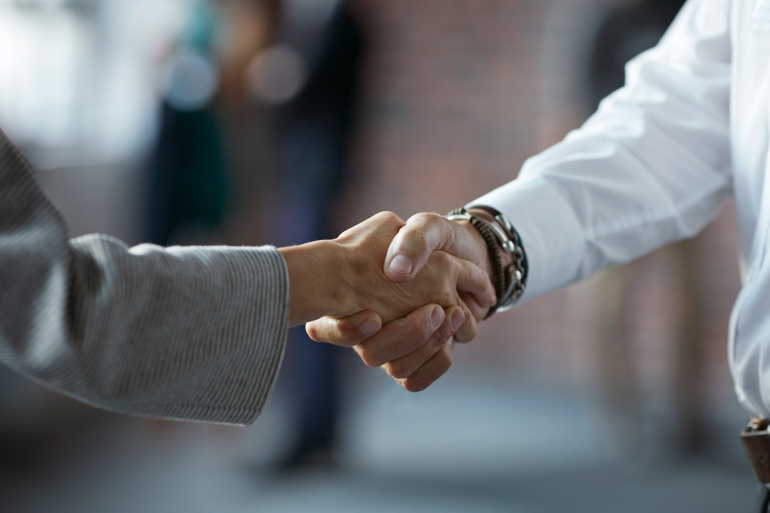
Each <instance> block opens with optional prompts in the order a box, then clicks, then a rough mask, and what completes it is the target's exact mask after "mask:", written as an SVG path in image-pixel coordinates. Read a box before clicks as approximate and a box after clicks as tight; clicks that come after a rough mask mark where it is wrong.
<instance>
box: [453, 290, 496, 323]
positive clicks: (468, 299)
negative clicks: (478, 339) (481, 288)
mask: <svg viewBox="0 0 770 513" xmlns="http://www.w3.org/2000/svg"><path fill="white" fill-rule="evenodd" d="M459 295H460V300H462V302H463V303H465V305H466V306H467V307H468V310H470V312H471V315H473V318H474V319H476V322H479V321H483V320H484V319H485V318H486V317H487V313H489V308H485V307H483V306H481V305H480V304H479V303H478V302H477V301H476V298H475V296H473V295H472V294H468V293H467V292H460V293H459Z"/></svg>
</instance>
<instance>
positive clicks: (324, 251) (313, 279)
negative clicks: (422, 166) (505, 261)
mask: <svg viewBox="0 0 770 513" xmlns="http://www.w3.org/2000/svg"><path fill="white" fill-rule="evenodd" d="M405 224H406V223H404V222H403V221H402V220H401V219H399V218H398V216H396V215H395V214H392V213H388V212H386V213H381V214H377V215H376V216H374V217H372V218H370V219H368V220H366V221H364V222H363V223H361V224H359V225H357V226H355V227H354V228H351V229H350V230H347V231H346V232H344V233H343V234H342V235H340V236H339V237H338V238H337V239H335V240H333V241H319V242H315V243H310V244H305V245H302V246H296V247H294V248H284V249H281V250H280V251H281V252H282V253H283V255H284V257H285V259H286V264H287V267H288V271H289V276H290V300H291V303H290V317H291V323H292V325H294V324H298V323H301V322H306V321H309V320H312V319H317V318H319V317H322V316H324V315H328V316H334V317H345V316H349V315H352V314H354V313H357V312H359V311H362V310H370V311H374V312H377V313H378V314H379V316H380V317H381V319H382V321H384V322H388V321H390V320H393V319H397V318H400V317H404V316H406V315H408V314H409V313H411V312H412V311H414V310H415V309H416V308H420V307H422V306H425V305H427V304H437V305H439V306H441V307H442V308H449V307H452V306H455V307H458V308H460V309H462V310H463V313H464V315H465V324H464V325H463V326H462V327H461V328H460V330H458V332H457V337H458V339H460V338H463V339H470V338H473V337H474V336H475V332H476V322H475V318H474V315H472V313H471V311H470V310H469V308H468V306H467V305H466V302H465V301H463V299H461V298H460V294H463V297H464V298H467V300H468V301H469V302H470V301H472V302H473V303H474V308H475V309H476V310H479V309H486V308H489V307H491V305H493V304H494V302H495V301H496V298H495V293H494V289H493V287H492V284H491V283H490V281H489V276H488V275H487V274H486V273H485V272H484V271H483V270H482V269H480V268H479V267H478V266H476V265H473V264H471V263H470V262H467V261H465V260H462V259H459V258H456V257H453V256H451V255H449V254H448V253H445V252H442V251H436V252H434V253H432V254H431V255H429V257H428V258H427V259H426V260H425V261H424V262H423V269H422V272H420V273H419V274H416V275H415V276H413V277H412V279H410V280H409V281H408V282H403V283H396V282H394V281H391V280H390V279H388V277H387V276H386V275H385V273H384V271H383V265H384V262H385V257H386V253H387V250H388V247H389V245H390V243H391V242H392V241H393V238H394V237H395V236H396V235H397V234H398V232H399V230H400V229H401V228H402V227H404V226H405Z"/></svg>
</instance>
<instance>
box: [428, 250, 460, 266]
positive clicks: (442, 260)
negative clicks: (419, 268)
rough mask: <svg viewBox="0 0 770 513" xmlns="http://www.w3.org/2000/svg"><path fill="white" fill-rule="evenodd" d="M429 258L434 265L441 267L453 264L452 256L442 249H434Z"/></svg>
mask: <svg viewBox="0 0 770 513" xmlns="http://www.w3.org/2000/svg"><path fill="white" fill-rule="evenodd" d="M430 258H431V260H432V261H433V264H434V265H437V266H439V267H441V268H443V269H446V268H451V267H452V266H453V265H454V259H453V258H452V256H451V255H450V254H449V253H446V252H444V251H434V252H433V254H431V256H430Z"/></svg>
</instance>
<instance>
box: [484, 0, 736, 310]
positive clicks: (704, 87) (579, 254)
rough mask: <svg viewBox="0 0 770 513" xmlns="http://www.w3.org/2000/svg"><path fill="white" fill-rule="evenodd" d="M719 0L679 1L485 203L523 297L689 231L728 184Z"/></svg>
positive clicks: (724, 45) (723, 11)
mask: <svg viewBox="0 0 770 513" xmlns="http://www.w3.org/2000/svg"><path fill="white" fill-rule="evenodd" d="M730 81H731V43H730V0H690V1H689V2H687V4H685V6H684V8H683V9H682V11H681V12H680V14H679V16H678V17H677V19H676V20H675V21H674V23H673V24H672V26H671V28H670V29H669V31H668V32H667V34H666V35H665V36H664V38H663V39H662V41H661V42H660V44H659V45H658V46H657V47H655V48H653V49H652V50H649V51H647V52H645V53H643V54H641V55H640V56H639V57H637V58H635V59H634V60H632V61H631V62H630V63H629V64H628V65H627V67H626V85H625V86H624V87H623V88H622V89H620V90H618V91H617V92H615V93H613V94H612V95H610V96H609V97H608V98H606V99H605V100H604V101H603V102H602V104H601V106H600V107H599V111H598V112H597V113H596V114H594V115H593V116H592V117H591V118H590V119H589V120H588V121H587V122H586V123H585V124H584V125H583V127H582V128H580V129H579V130H575V131H573V132H572V133H570V134H569V135H568V136H567V138H566V139H565V140H564V141H563V142H561V143H559V144H557V145H556V146H554V147H552V148H550V149H549V150H546V151H545V152H543V153H541V154H540V155H537V156H535V157H533V158H531V159H529V160H528V161H527V162H526V163H525V164H524V167H523V168H522V171H521V174H520V176H519V178H518V179H516V180H514V181H513V182H510V183H509V184H507V185H505V186H503V187H501V188H499V189H497V190H495V191H493V192H491V193H489V194H487V195H485V196H483V197H481V198H479V199H477V200H475V201H473V202H471V203H470V204H471V205H473V204H483V205H489V206H492V207H495V208H497V209H498V210H500V211H501V212H503V213H505V214H506V215H507V216H508V217H509V218H510V219H511V221H512V222H513V224H514V226H515V227H516V229H517V230H518V231H519V232H520V233H521V236H522V240H523V242H524V246H525V248H526V251H527V255H528V257H529V261H530V276H529V284H528V288H527V292H526V294H525V295H524V298H523V300H527V299H531V298H533V297H535V296H537V295H540V294H542V293H545V292H547V291H549V290H552V289H555V288H558V287H561V286H564V285H567V284H569V283H572V282H575V281H578V280H580V279H583V278H586V277H588V276H590V275H591V274H593V273H594V272H596V271H598V270H600V269H602V268H604V267H607V266H611V265H617V264H622V263H625V262H628V261H630V260H632V259H634V258H637V257H639V256H641V255H643V254H645V253H648V252H650V251H652V250H653V249H655V248H658V247H660V246H662V245H664V244H666V243H668V242H672V241H675V240H679V239H683V238H687V237H691V236H693V235H695V234H696V233H698V232H699V231H700V230H701V229H702V228H703V227H704V226H705V225H706V224H707V223H708V222H709V221H711V220H712V219H713V218H714V217H716V215H717V214H718V213H719V211H720V210H721V207H722V205H723V203H724V200H725V199H726V198H727V197H728V196H729V195H730V193H731V184H732V179H731V158H730V142H729V123H730Z"/></svg>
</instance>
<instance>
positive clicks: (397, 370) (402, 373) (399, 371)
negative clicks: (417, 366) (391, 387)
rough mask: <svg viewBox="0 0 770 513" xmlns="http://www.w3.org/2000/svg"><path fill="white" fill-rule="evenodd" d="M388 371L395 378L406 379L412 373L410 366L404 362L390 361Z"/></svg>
mask: <svg viewBox="0 0 770 513" xmlns="http://www.w3.org/2000/svg"><path fill="white" fill-rule="evenodd" d="M387 373H388V374H390V376H391V377H393V378H394V379H406V378H408V377H409V376H411V375H412V373H411V372H410V370H409V368H408V366H407V365H406V364H403V363H390V364H388V365H387Z"/></svg>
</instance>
